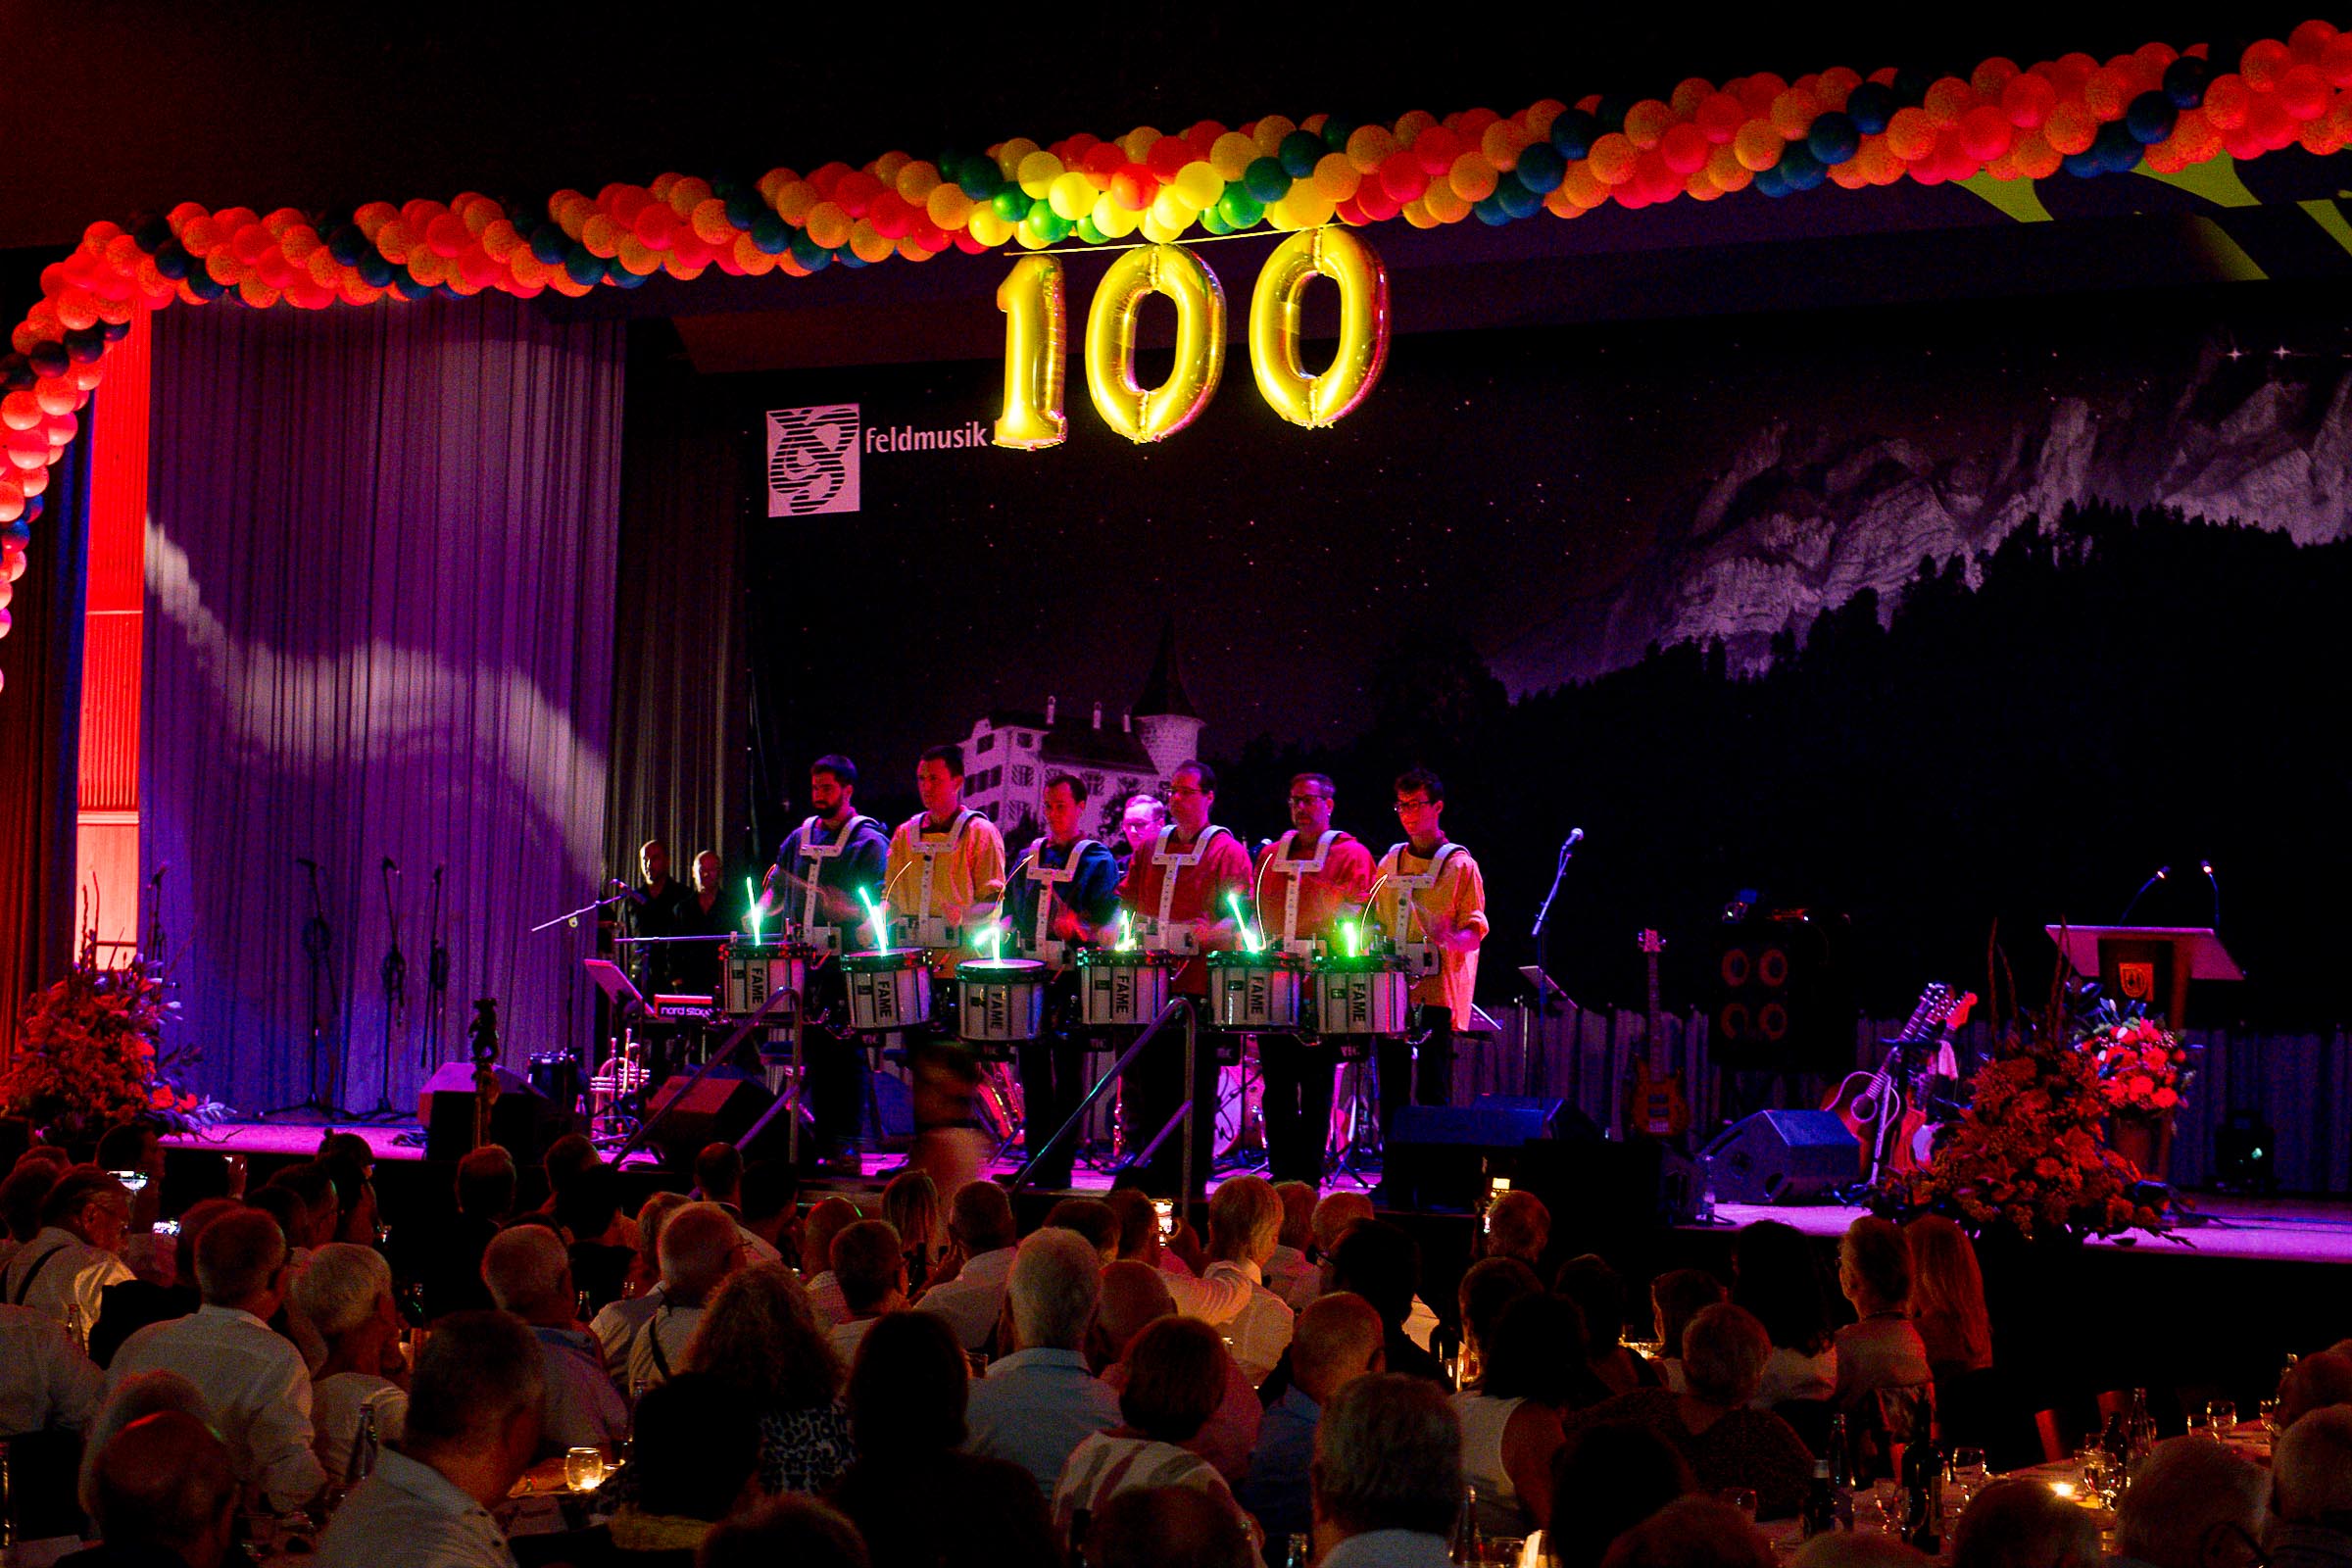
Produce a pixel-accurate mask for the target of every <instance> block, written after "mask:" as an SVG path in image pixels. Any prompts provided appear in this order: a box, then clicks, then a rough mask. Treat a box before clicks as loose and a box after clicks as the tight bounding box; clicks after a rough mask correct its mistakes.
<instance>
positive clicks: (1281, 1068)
mask: <svg viewBox="0 0 2352 1568" xmlns="http://www.w3.org/2000/svg"><path fill="white" fill-rule="evenodd" d="M1337 793H1338V791H1337V790H1336V789H1335V787H1334V786H1333V784H1332V782H1331V779H1330V776H1329V775H1327V774H1323V773H1300V774H1299V775H1298V776H1297V777H1296V778H1294V779H1292V780H1291V794H1290V812H1291V830H1290V831H1289V832H1287V833H1285V834H1283V836H1282V837H1281V838H1279V839H1276V840H1275V841H1274V842H1273V843H1271V844H1269V845H1267V846H1266V847H1265V849H1263V850H1262V851H1260V852H1259V854H1258V858H1257V878H1256V884H1257V898H1256V901H1255V902H1256V906H1257V924H1258V929H1259V930H1261V931H1263V932H1265V934H1266V941H1267V945H1268V946H1269V947H1273V948H1276V949H1277V950H1278V951H1280V952H1283V953H1287V954H1292V955H1295V956H1299V957H1304V958H1312V957H1314V956H1317V955H1319V954H1323V953H1328V952H1333V951H1336V947H1337V943H1338V938H1339V926H1340V922H1341V921H1343V920H1353V919H1356V918H1358V917H1360V916H1361V914H1362V913H1363V905H1364V897H1365V895H1366V894H1367V893H1368V892H1369V891H1370V889H1371V886H1372V852H1371V851H1370V850H1367V849H1365V848H1364V846H1363V845H1362V844H1361V843H1360V842H1358V841H1357V840H1356V838H1355V837H1354V835H1352V834H1349V833H1343V832H1341V831H1340V830H1338V829H1337V828H1334V827H1333V826H1332V825H1331V812H1332V802H1333V800H1334V799H1335V797H1336V796H1337ZM1257 1064H1258V1069H1259V1071H1260V1072H1261V1073H1262V1074H1263V1077H1264V1084H1265V1102H1264V1103H1265V1116H1266V1160H1267V1163H1268V1165H1269V1166H1271V1167H1272V1174H1273V1177H1274V1179H1275V1180H1276V1181H1301V1182H1318V1183H1319V1182H1320V1181H1321V1180H1322V1179H1323V1146H1324V1143H1325V1140H1326V1139H1327V1138H1328V1137H1329V1135H1330V1129H1331V1086H1332V1074H1333V1071H1334V1069H1335V1068H1336V1066H1337V1060H1336V1056H1335V1054H1334V1052H1333V1050H1332V1049H1331V1048H1330V1047H1328V1046H1325V1045H1323V1044H1322V1043H1321V1042H1319V1041H1310V1040H1307V1039H1304V1038H1302V1037H1300V1036H1299V1035H1295V1034H1284V1033H1277V1034H1263V1035H1260V1036H1258V1037H1257Z"/></svg>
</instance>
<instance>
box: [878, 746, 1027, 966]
mask: <svg viewBox="0 0 2352 1568" xmlns="http://www.w3.org/2000/svg"><path fill="white" fill-rule="evenodd" d="M914 793H915V794H916V795H917V796H918V797H919V798H920V799H921V800H922V803H923V809H921V810H920V811H917V812H916V813H915V814H914V815H912V816H910V817H908V818H907V820H906V821H904V822H901V823H900V824H899V827H898V831H897V832H895V833H893V834H891V836H890V862H889V869H888V872H887V874H886V876H885V878H884V886H885V887H886V888H887V889H888V890H889V897H888V900H887V902H888V903H889V905H890V907H891V916H892V918H891V925H892V928H893V930H894V932H895V934H896V936H897V938H898V940H899V942H900V945H902V946H906V947H917V948H925V949H928V950H929V951H930V954H931V969H932V972H933V974H935V975H936V976H937V977H939V978H940V979H943V980H946V979H953V978H954V977H955V974H956V964H958V963H959V962H961V961H962V960H964V959H965V958H977V957H979V956H981V950H980V948H979V946H978V945H977V943H976V942H975V941H974V940H973V937H974V934H975V933H976V932H977V931H978V930H979V929H980V928H982V927H983V926H985V925H987V924H988V923H990V922H991V921H993V920H995V919H996V917H997V903H998V901H999V900H1000V899H1002V898H1003V897H1004V894H1005V835H1004V834H1002V833H1000V832H998V831H997V824H996V823H994V822H992V821H990V820H989V819H988V818H987V817H985V816H983V815H982V814H981V813H980V812H978V811H973V810H967V809H965V808H964V804H963V748H961V747H959V746H934V747H932V748H931V749H930V750H929V751H927V752H925V753H923V755H922V758H921V760H919V761H917V762H916V763H915V765H914Z"/></svg>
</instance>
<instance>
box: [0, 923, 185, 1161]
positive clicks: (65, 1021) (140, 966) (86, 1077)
mask: <svg viewBox="0 0 2352 1568" xmlns="http://www.w3.org/2000/svg"><path fill="white" fill-rule="evenodd" d="M175 1005H176V1004H173V1003H172V1002H169V1001H166V1000H165V997H164V977H163V973H162V965H161V964H158V963H156V962H154V961H152V960H150V959H148V958H145V957H143V956H133V957H132V958H131V959H130V961H129V962H128V963H125V964H123V966H122V967H120V968H106V967H103V966H102V965H100V963H99V962H98V953H97V947H96V944H95V943H94V942H93V941H91V940H89V939H88V937H87V935H86V934H85V939H84V941H83V944H82V950H81V956H80V958H78V959H77V960H76V961H75V962H74V965H73V969H72V970H70V971H69V972H68V973H67V975H66V977H65V978H64V979H62V980H59V981H57V982H56V983H55V984H53V985H51V986H49V987H48V988H47V989H45V990H43V991H41V992H40V993H39V994H38V995H36V996H35V997H34V998H33V999H32V1005H31V1006H30V1007H29V1008H27V1009H26V1011H25V1020H24V1026H23V1028H22V1030H21V1031H20V1033H19V1035H18V1039H17V1054H16V1055H15V1057H14V1059H12V1060H11V1061H10V1062H9V1064H8V1067H7V1070H6V1071H5V1073H0V1112H4V1113H6V1114H8V1115H12V1116H23V1117H25V1119H27V1120H28V1121H30V1122H31V1123H32V1124H33V1125H34V1126H35V1127H37V1128H40V1129H41V1130H42V1131H43V1133H44V1134H45V1135H46V1136H48V1137H50V1138H52V1139H55V1140H58V1141H61V1142H64V1143H67V1144H69V1145H71V1144H76V1143H87V1142H92V1141H95V1140H96V1139H97V1138H98V1136H99V1135H100V1134H102V1133H104V1132H105V1131H106V1130H107V1129H108V1128H110V1127H114V1126H118V1125H120V1124H122V1123H123V1122H126V1121H132V1120H135V1119H139V1118H142V1117H144V1118H146V1119H148V1120H152V1121H156V1122H159V1123H161V1124H163V1125H165V1126H168V1127H171V1128H174V1129H181V1130H184V1129H185V1128H187V1127H190V1126H193V1125H195V1124H196V1123H197V1122H199V1121H202V1120H206V1119H209V1114H210V1113H211V1112H213V1111H214V1109H215V1107H214V1106H213V1105H212V1103H210V1102H206V1101H204V1100H202V1099H200V1098H199V1097H198V1096H197V1095H195V1094H194V1093H192V1092H190V1091H189V1090H187V1089H186V1088H184V1087H183V1086H181V1085H180V1084H179V1083H178V1082H177V1081H176V1077H175V1075H174V1074H173V1072H172V1069H173V1068H175V1067H177V1066H180V1065H182V1064H184V1062H186V1061H187V1060H190V1059H192V1058H193V1054H194V1053H193V1052H192V1051H182V1052H177V1053H167V1052H166V1051H165V1047H164V1041H163V1025H164V1019H165V1017H166V1016H167V1015H168V1014H169V1013H170V1012H171V1011H172V1008H173V1007H174V1006H175Z"/></svg>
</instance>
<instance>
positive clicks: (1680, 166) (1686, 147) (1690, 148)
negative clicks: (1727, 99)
mask: <svg viewBox="0 0 2352 1568" xmlns="http://www.w3.org/2000/svg"><path fill="white" fill-rule="evenodd" d="M1735 107H1736V106H1735ZM1700 111H1701V113H1704V111H1705V105H1703V104H1702V105H1701V106H1700ZM1711 145H1712V144H1711V143H1710V142H1709V141H1708V139H1707V133H1706V132H1705V131H1703V130H1701V129H1700V128H1699V127H1698V126H1696V125H1670V126H1668V127H1667V130H1666V134H1665V135H1664V136H1661V137H1660V138H1658V157H1659V158H1660V159H1661V160H1663V161H1664V163H1665V165H1666V167H1667V168H1668V169H1670V170H1672V171H1674V172H1676V173H1677V174H1681V175H1683V176H1685V177H1686V178H1688V177H1689V176H1690V175H1692V174H1695V173H1697V172H1699V171H1700V170H1702V169H1704V168H1706V167H1707V153H1708V151H1709V149H1710V147H1711ZM1637 167H1638V166H1637Z"/></svg>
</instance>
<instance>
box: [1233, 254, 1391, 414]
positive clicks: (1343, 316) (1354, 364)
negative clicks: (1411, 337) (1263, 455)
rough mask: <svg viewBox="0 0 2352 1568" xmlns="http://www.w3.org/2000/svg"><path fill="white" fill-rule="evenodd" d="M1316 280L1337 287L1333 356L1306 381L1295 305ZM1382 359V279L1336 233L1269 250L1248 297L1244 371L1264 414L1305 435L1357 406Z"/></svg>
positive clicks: (1385, 279)
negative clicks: (1253, 379)
mask: <svg viewBox="0 0 2352 1568" xmlns="http://www.w3.org/2000/svg"><path fill="white" fill-rule="evenodd" d="M1317 276H1322V277H1328V278H1330V279H1331V280H1332V281H1333V282H1335V283H1337V284H1338V285H1339V286H1340V352H1339V354H1338V356H1337V357H1336V358H1334V359H1333V360H1332V362H1331V367H1330V368H1328V369H1326V370H1325V371H1324V372H1323V373H1322V374H1321V375H1315V376H1310V375H1308V374H1307V373H1306V371H1305V370H1304V369H1303V368H1301V367H1300V365H1299V301H1300V300H1301V299H1302V298H1303V297H1304V296H1305V294H1306V285H1307V284H1308V283H1310V282H1312V281H1313V280H1314V279H1315V278H1316V277H1317ZM1388 355H1389V274H1388V270H1387V269H1385V268H1384V267H1382V266H1381V264H1380V258H1379V257H1378V256H1376V255H1374V254H1373V251H1372V248H1371V247H1370V246H1368V245H1366V244H1365V243H1364V242H1363V241H1362V240H1359V239H1357V238H1356V237H1355V236H1354V235H1353V234H1350V233H1348V231H1347V230H1346V229H1344V228H1328V227H1326V228H1310V229H1304V230H1302V231H1300V232H1299V233H1297V234H1293V235H1292V236H1291V237H1290V238H1289V239H1286V240H1284V241H1283V242H1282V243H1281V244H1280V245H1277V246H1275V247H1274V254H1273V255H1271V256H1269V257H1267V258H1266V265H1265V267H1264V269H1263V270H1260V271H1259V272H1258V274H1257V287H1256V289H1255V290H1254V291H1253V292H1252V293H1251V295H1250V368H1251V369H1252V370H1253V371H1255V372H1256V374H1257V391H1258V395H1259V396H1260V397H1262V398H1264V399H1265V400H1266V407H1268V408H1270V409H1272V410H1273V411H1274V412H1275V413H1276V414H1279V415H1281V416H1282V417H1284V418H1286V419H1288V420H1290V421H1291V422H1292V423H1293V424H1303V425H1305V426H1306V427H1307V428H1309V429H1315V428H1318V427H1320V426H1323V425H1327V424H1334V423H1337V422H1338V421H1339V420H1340V419H1342V418H1344V417H1347V415H1348V413H1349V411H1351V410H1352V409H1354V407H1355V406H1356V405H1357V404H1358V403H1361V402H1362V401H1363V400H1364V395H1365V394H1366V393H1368V392H1370V391H1371V390H1372V383H1373V382H1375V381H1377V380H1379V379H1380V368H1381V364H1382V362H1383V361H1385V360H1386V359H1387V358H1388Z"/></svg>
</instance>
